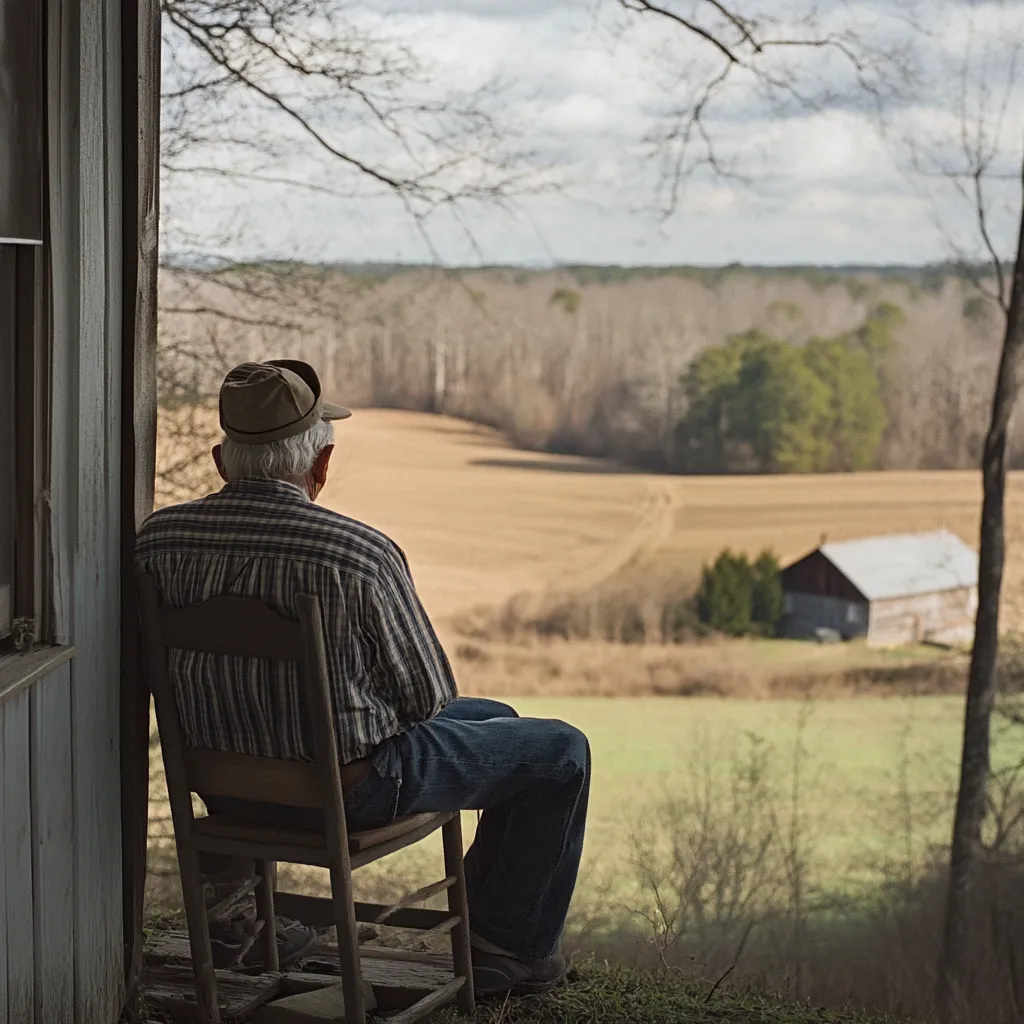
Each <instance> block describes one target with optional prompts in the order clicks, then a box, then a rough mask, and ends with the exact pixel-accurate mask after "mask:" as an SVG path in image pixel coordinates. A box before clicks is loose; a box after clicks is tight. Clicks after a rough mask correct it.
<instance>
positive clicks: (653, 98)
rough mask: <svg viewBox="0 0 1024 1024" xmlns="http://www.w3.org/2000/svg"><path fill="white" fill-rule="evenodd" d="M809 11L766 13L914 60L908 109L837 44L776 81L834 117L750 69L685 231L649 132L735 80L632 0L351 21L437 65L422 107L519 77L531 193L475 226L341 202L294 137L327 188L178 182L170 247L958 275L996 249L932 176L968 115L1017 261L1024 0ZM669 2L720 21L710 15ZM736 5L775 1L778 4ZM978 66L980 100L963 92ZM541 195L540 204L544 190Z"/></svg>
mask: <svg viewBox="0 0 1024 1024" xmlns="http://www.w3.org/2000/svg"><path fill="white" fill-rule="evenodd" d="M811 4H812V0H806V2H805V0H770V2H769V0H762V2H761V3H760V7H761V10H762V11H765V10H767V11H770V12H772V13H773V14H775V13H777V12H780V11H783V9H784V8H785V15H787V16H794V15H795V14H796V13H800V12H804V11H810V10H813V11H814V12H815V16H816V17H817V19H818V21H817V26H816V28H815V29H814V31H816V32H819V33H820V32H847V31H849V30H851V28H852V29H855V30H856V32H857V33H858V37H859V39H860V40H861V41H862V42H864V43H867V44H869V45H870V46H871V47H872V48H873V50H874V52H878V51H886V52H888V53H890V54H891V53H893V52H897V51H898V52H899V53H900V59H899V62H898V63H899V69H900V71H903V70H909V71H911V72H912V76H911V77H909V78H907V79H903V78H901V77H900V75H899V74H897V73H896V70H895V69H894V67H893V66H890V65H888V64H886V63H884V62H883V63H881V64H878V65H877V66H876V67H875V68H873V69H872V70H871V71H870V72H869V78H870V79H871V82H872V83H873V84H879V82H880V81H881V84H882V85H883V86H885V87H886V88H889V87H890V86H898V87H899V90H900V95H899V97H898V98H893V99H890V100H889V101H888V102H887V104H886V110H885V118H884V124H883V123H882V122H881V121H880V119H879V117H878V115H877V113H876V112H875V111H874V110H873V109H871V106H870V104H869V103H868V102H866V100H865V96H864V94H863V92H860V91H858V90H857V88H856V83H855V81H854V76H853V74H852V71H851V67H850V64H849V62H848V61H847V60H846V59H845V58H844V57H842V56H841V55H840V54H839V53H838V52H837V51H836V50H831V51H828V52H827V53H826V52H813V53H811V54H810V55H807V54H805V53H804V52H798V51H792V52H787V54H786V58H785V60H786V64H785V66H783V65H781V64H778V63H776V64H772V65H768V66H767V67H768V68H769V70H770V71H771V72H772V73H773V74H775V75H776V76H782V75H786V74H789V73H792V74H794V75H795V76H797V77H796V78H794V79H793V80H794V81H795V82H797V83H798V86H799V88H800V90H801V91H802V93H803V94H805V95H814V96H815V97H817V98H819V99H820V98H821V97H823V96H824V95H825V94H829V95H830V102H829V103H827V104H824V105H823V106H824V107H825V109H821V110H815V109H807V108H806V107H804V106H802V105H801V104H799V103H796V102H794V101H793V100H792V98H790V99H789V100H788V101H787V100H785V99H784V98H783V97H782V96H780V94H779V93H778V92H776V93H775V94H774V95H771V96H766V95H765V93H764V90H763V89H761V88H759V87H758V86H757V83H756V82H755V81H754V80H753V79H752V78H751V77H750V76H744V75H742V74H734V75H733V76H732V78H731V79H730V80H729V83H727V85H726V86H725V87H724V88H723V89H721V90H720V91H719V92H717V93H716V94H715V96H714V98H713V100H712V101H711V102H710V103H709V105H708V108H707V112H706V118H705V125H706V130H707V132H708V137H709V138H710V139H711V141H712V144H713V145H714V147H715V152H716V155H717V157H718V159H719V160H720V161H721V164H722V167H721V168H720V169H719V170H717V171H715V170H711V169H709V168H707V167H699V168H698V169H697V170H696V172H695V173H694V174H692V175H690V176H687V178H686V180H685V182H684V184H683V187H682V189H681V191H680V192H679V194H678V197H677V199H676V201H675V204H674V210H673V212H672V213H671V215H670V216H667V217H666V216H664V213H665V210H666V205H668V194H667V192H666V189H665V183H666V180H667V179H666V172H665V166H666V165H665V163H664V160H663V156H664V152H665V151H664V150H659V149H658V147H656V146H652V144H651V142H650V140H651V138H652V137H653V136H657V135H658V134H659V133H663V132H664V131H665V130H666V127H667V126H669V125H671V124H672V123H673V122H672V119H673V117H674V116H678V115H679V113H680V112H684V113H685V111H687V110H688V109H690V108H691V107H692V104H693V103H694V102H695V99H696V98H697V97H699V96H700V95H701V90H702V89H703V88H704V87H705V86H706V84H707V83H708V82H709V81H711V80H712V79H713V78H714V76H715V75H716V74H717V73H718V72H719V71H720V70H721V69H722V67H723V66H724V65H723V57H722V55H721V53H719V52H717V51H715V50H714V49H713V48H712V47H710V46H709V45H708V44H706V43H704V42H702V41H700V40H698V39H697V38H696V37H695V36H693V35H692V34H690V33H687V32H685V31H683V30H681V29H680V28H679V27H678V26H675V25H672V24H670V23H669V22H667V21H665V20H664V19H660V18H656V17H654V16H651V15H646V16H644V17H638V16H636V15H633V14H629V13H627V12H625V11H623V9H622V7H621V5H620V4H619V3H617V2H616V0H362V2H361V3H360V4H359V5H358V10H357V9H356V8H354V7H353V8H352V10H353V11H354V12H355V13H353V14H352V15H350V17H352V18H354V19H355V22H356V24H357V26H358V27H359V29H360V31H363V32H366V33H368V34H371V35H379V36H380V37H381V38H385V39H388V40H392V41H394V43H395V45H406V46H408V47H410V48H411V50H412V51H413V52H414V53H415V55H416V58H417V59H418V61H419V62H420V63H421V65H422V66H423V68H424V69H425V73H428V77H429V81H424V82H422V83H418V84H417V85H416V86H415V89H418V90H420V92H419V93H418V94H417V95H418V96H419V97H420V98H425V99H428V100H430V101H434V100H439V99H441V98H443V97H444V96H446V95H447V90H448V89H449V88H451V89H454V90H456V91H458V92H465V91H467V90H470V89H472V88H474V87H475V86H477V85H480V84H482V83H485V82H488V81H490V80H492V79H495V78H498V79H500V80H501V82H502V86H501V89H500V91H499V92H498V93H497V94H495V95H494V96H492V97H491V98H490V99H489V100H488V101H487V109H488V110H489V112H490V113H491V114H492V115H493V117H494V118H495V123H496V124H497V125H498V126H499V128H500V129H501V130H502V131H504V132H507V135H508V138H507V139H503V140H502V143H501V145H502V151H503V152H504V151H507V152H509V153H513V154H515V155H514V157H513V164H514V167H515V171H516V174H517V175H519V174H525V178H522V179H521V180H522V181H524V182H526V183H527V184H528V185H529V186H530V188H529V189H527V193H528V194H525V195H519V196H516V197H514V198H513V199H512V201H511V202H510V203H507V204H500V205H495V204H493V203H483V204H476V203H469V204H467V205H465V206H464V207H462V208H461V209H460V210H459V211H458V212H457V214H452V213H451V212H449V211H448V210H447V209H442V210H441V211H440V212H438V213H436V214H433V215H432V216H431V217H430V218H428V219H427V221H426V222H425V224H424V225H423V226H421V227H417V226H416V225H415V224H414V223H413V221H412V220H411V219H410V217H409V214H408V212H407V211H406V209H404V208H403V206H402V204H400V203H397V202H395V201H394V200H393V198H389V197H388V196H387V194H386V193H385V194H382V193H380V192H375V191H374V190H372V189H366V188H362V187H360V188H358V190H357V191H358V196H357V197H355V198H339V197H338V196H337V195H333V194H327V191H328V190H330V191H343V192H351V191H352V189H353V188H354V187H355V186H354V185H353V184H352V179H351V177H350V176H347V175H346V174H345V172H344V170H343V169H339V166H338V163H337V161H335V160H333V159H332V158H330V157H326V158H325V154H324V153H323V151H322V150H318V149H317V148H316V147H315V146H314V147H313V148H310V147H309V146H307V145H306V144H305V142H304V141H303V140H299V139H296V141H295V144H294V146H284V147H282V149H281V151H279V152H278V154H277V155H276V156H275V158H274V160H275V161H276V163H273V162H271V163H268V162H267V161H266V160H264V162H263V163H262V164H261V165H260V167H259V175H260V176H263V177H268V176H282V177H283V176H287V177H288V178H290V179H294V180H301V181H303V182H305V183H307V184H308V185H310V186H312V187H311V188H294V187H285V186H280V185H269V184H265V183H261V182H256V181H253V180H246V181H245V182H231V181H230V180H228V181H225V180H224V179H223V177H219V178H216V179H209V178H203V177H201V176H197V175H194V174H192V175H172V176H171V178H170V179H169V180H168V183H167V187H166V189H165V201H166V209H167V215H166V218H165V248H166V249H170V250H177V249H181V248H186V247H190V248H197V247H198V248H203V247H204V246H205V247H206V248H207V249H210V250H217V251H221V252H224V253H226V254H230V255H233V256H238V255H247V256H253V255H267V254H275V255H291V256H298V257H301V258H304V259H331V260H346V261H361V260H385V261H387V260H398V261H420V260H429V259H432V258H440V259H442V260H443V261H445V262H448V263H477V262H487V263H515V264H530V265H532V264H547V263H552V262H587V263H621V264H638V263H647V264H658V263H661V264H664V263H688V264H724V263H730V262H743V263H748V264H789V263H817V264H838V263H922V262H928V261H934V260H941V259H945V258H948V257H949V255H950V252H951V248H952V247H959V248H960V249H961V250H963V251H967V252H971V253H976V252H978V242H977V237H976V232H975V231H974V230H973V222H972V221H971V219H970V216H969V215H970V206H969V204H966V203H964V202H963V201H962V199H960V198H959V197H958V196H957V192H956V189H955V188H953V187H951V186H950V185H949V183H948V182H947V181H946V180H945V179H943V177H942V176H941V175H938V174H934V173H925V174H921V173H916V172H915V168H914V164H915V159H916V161H917V165H918V168H919V169H920V168H924V169H926V170H930V171H934V170H936V169H937V168H941V167H954V166H963V165H964V158H963V154H962V152H961V151H960V150H958V147H957V141H958V139H959V137H960V128H959V125H960V121H961V118H960V111H961V109H962V108H964V107H966V108H967V110H968V114H969V118H968V119H969V121H970V122H971V124H972V125H974V126H975V127H976V126H977V125H978V124H983V125H984V126H985V134H984V139H983V141H984V142H985V145H986V146H988V147H990V148H991V150H992V160H991V166H990V168H989V169H990V171H991V172H992V177H991V180H990V182H989V193H988V194H989V196H990V208H989V214H990V218H991V221H990V225H991V230H992V233H993V235H994V236H995V237H996V239H997V244H998V245H999V247H1000V248H1001V249H1002V250H1003V251H1004V252H1008V251H1009V247H1010V243H1011V241H1012V239H1013V237H1014V235H1015V228H1016V224H1015V217H1016V210H1017V195H1016V193H1017V187H1016V184H1015V182H1014V181H1013V180H1012V179H1013V177H1014V175H1015V173H1016V168H1017V166H1019V160H1020V156H1021V149H1022V141H1024V56H1022V55H1021V54H1020V52H1019V47H1020V43H1021V41H1022V39H1024V0H1004V2H994V0H993V2H984V0H977V2H970V0H927V5H926V6H924V7H921V6H918V5H917V3H916V0H817V2H814V3H813V7H812V5H811ZM665 6H668V7H670V8H671V9H672V10H674V11H676V12H677V13H680V14H683V15H687V16H690V15H693V16H695V17H696V18H698V19H703V20H702V21H700V23H701V24H704V25H708V26H714V24H715V23H714V22H712V21H710V20H709V18H708V15H707V8H708V0H666V3H665ZM737 6H739V7H743V8H744V9H745V10H751V9H756V8H757V7H758V6H759V0H753V2H745V3H739V2H737ZM914 18H917V19H918V21H917V22H916V27H914V24H915V23H914V21H913V19H914ZM794 54H796V56H794ZM965 61H966V64H965ZM965 66H966V67H967V68H968V69H969V74H968V76H967V79H966V87H964V85H963V81H962V80H961V79H960V77H959V76H960V73H961V71H962V69H963V68H964V67H965ZM410 88H411V87H410ZM411 95H412V94H410V93H408V92H407V93H406V94H405V100H404V101H408V102H411V99H410V97H411ZM300 102H307V103H308V104H309V105H310V109H311V110H312V111H313V112H314V114H317V112H318V116H319V117H320V118H321V120H320V121H319V122H318V124H319V125H320V126H321V127H322V129H323V131H324V132H325V133H329V134H330V133H333V134H331V138H333V139H336V140H343V141H344V143H345V144H346V145H347V146H348V148H349V149H355V150H359V151H360V152H362V153H364V154H365V155H367V156H368V157H370V158H372V160H373V161H375V162H376V163H375V165H379V166H382V167H387V168H392V169H394V168H399V167H401V161H402V160H403V159H404V157H403V156H402V155H401V153H398V152H395V153H392V152H390V151H389V149H388V146H389V145H390V142H389V140H388V139H387V138H386V137H381V136H380V135H379V134H374V132H373V131H372V130H371V129H370V127H369V126H368V125H367V124H366V123H365V122H360V121H359V120H358V119H347V117H348V115H346V114H345V113H344V112H343V111H342V112H333V111H332V108H330V106H329V104H327V103H321V101H320V100H318V99H317V97H316V96H315V95H313V94H310V95H309V96H307V97H305V99H304V100H300ZM979 111H982V112H983V113H984V119H983V120H979V117H978V113H979ZM258 116H259V117H260V118H263V117H264V115H262V114H260V115H258ZM332 117H334V118H336V120H334V121H332ZM259 123H260V130H261V131H267V132H270V131H273V130H274V129H273V124H274V123H275V122H273V120H272V119H269V118H268V119H266V120H265V121H264V120H261V121H260V122H259ZM883 128H884V130H883ZM284 131H285V133H286V134H287V129H284ZM360 147H362V148H361V149H360ZM525 151H529V153H530V155H529V157H528V158H526V157H524V156H523V155H522V154H523V153H524V152H525ZM418 152H420V154H422V150H420V151H418ZM704 152H705V150H704V149H703V147H702V144H701V143H700V142H699V140H698V143H697V144H696V145H691V147H690V149H689V151H688V159H691V160H692V159H697V160H698V162H699V159H700V157H701V156H702V155H703V154H704ZM218 159H219V165H220V166H222V167H224V166H232V167H238V166H241V165H240V164H239V163H238V162H237V161H238V156H237V154H232V153H227V152H223V153H221V155H220V157H219V158H218V157H217V156H216V154H213V155H211V154H210V153H207V154H205V155H204V158H203V160H200V161H199V162H200V163H206V164H209V163H218ZM477 170H478V169H475V165H467V167H466V168H463V169H461V170H460V171H458V172H457V173H456V175H455V177H454V178H453V179H452V180H453V181H455V183H456V184H458V183H459V181H460V178H459V175H462V176H463V177H462V179H461V180H462V181H467V180H470V179H471V178H472V176H473V174H474V173H476V172H477ZM723 171H724V172H728V173H723ZM480 173H484V172H480ZM487 173H491V172H487ZM336 186H337V187H336ZM534 188H539V189H540V194H529V192H530V191H532V190H533V189H534ZM183 231H185V232H187V233H188V235H189V238H188V241H187V243H186V242H185V241H184V240H183V239H184V238H185V235H184V234H182V232H183ZM229 236H230V238H229Z"/></svg>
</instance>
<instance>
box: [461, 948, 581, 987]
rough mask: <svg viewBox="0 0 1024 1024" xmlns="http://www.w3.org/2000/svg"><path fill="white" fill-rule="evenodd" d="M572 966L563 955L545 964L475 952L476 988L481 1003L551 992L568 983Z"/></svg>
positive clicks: (552, 955)
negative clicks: (492, 997) (508, 995)
mask: <svg viewBox="0 0 1024 1024" xmlns="http://www.w3.org/2000/svg"><path fill="white" fill-rule="evenodd" d="M568 969H569V966H568V964H567V963H566V960H565V957H564V956H562V954H561V953H552V954H551V956H548V957H545V958H544V959H543V960H520V959H518V958H517V957H513V956H506V955H504V954H500V953H484V952H482V951H481V950H479V949H476V948H475V947H474V949H473V988H474V989H475V990H476V994H477V995H478V996H480V998H481V999H486V998H487V997H488V996H497V995H505V994H511V995H516V996H525V995H536V994H538V993H541V992H550V991H551V990H552V989H555V988H558V987H559V986H560V985H562V984H563V983H564V982H565V976H566V974H567V973H568Z"/></svg>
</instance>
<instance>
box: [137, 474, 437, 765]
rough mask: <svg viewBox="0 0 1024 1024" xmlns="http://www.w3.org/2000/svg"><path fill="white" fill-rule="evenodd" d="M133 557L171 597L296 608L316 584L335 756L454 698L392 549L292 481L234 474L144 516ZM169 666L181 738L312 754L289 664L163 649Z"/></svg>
mask: <svg viewBox="0 0 1024 1024" xmlns="http://www.w3.org/2000/svg"><path fill="white" fill-rule="evenodd" d="M135 564H136V568H137V569H138V570H140V571H144V572H149V573H151V574H152V575H153V576H155V577H156V581H157V586H158V588H159V590H160V593H161V598H162V600H163V601H164V602H165V603H167V604H170V605H171V606H173V607H182V606H184V605H188V604H194V603H195V602H198V601H205V600H206V599H207V598H210V597H217V596H220V595H226V594H230V595H233V596H237V597H257V598H259V599H260V600H261V601H265V602H266V603H267V604H268V605H270V606H271V607H272V608H274V609H275V610H276V611H277V612H279V613H281V614H283V615H286V616H288V617H289V618H297V614H298V613H297V610H296V606H295V599H296V597H297V596H298V595H299V594H316V595H317V596H318V597H319V598H320V603H321V605H322V608H323V616H324V630H325V633H326V636H327V648H328V668H329V671H330V679H331V683H332V696H333V699H334V706H335V713H336V716H337V717H336V725H335V727H336V731H337V736H338V747H339V757H340V759H341V762H342V763H343V764H344V763H346V762H348V761H352V760H355V759H356V758H360V757H364V756H366V755H367V754H368V753H369V752H370V751H371V750H372V749H373V748H374V747H375V746H376V745H377V744H378V743H380V742H381V741H383V740H385V739H387V738H388V737H389V736H393V735H395V734H396V733H398V732H401V731H403V730H404V729H406V728H408V727H409V726H411V725H414V724H415V723H417V722H421V721H424V720H425V719H428V718H431V717H432V716H433V715H435V714H436V713H437V712H438V711H439V710H440V709H441V708H442V707H443V706H444V705H445V704H447V703H448V702H449V701H450V700H451V699H452V698H453V697H455V696H456V688H455V680H454V678H453V676H452V670H451V666H450V665H449V663H448V659H447V657H446V656H445V653H444V651H443V650H442V648H441V644H440V642H439V641H438V639H437V636H436V634H435V633H434V630H433V628H432V626H431V624H430V621H429V619H428V618H427V614H426V612H425V611H424V609H423V606H422V604H421V603H420V600H419V597H418V596H417V594H416V590H415V587H414V586H413V582H412V578H411V576H410V575H409V566H408V564H407V562H406V560H405V555H404V554H403V553H402V551H401V550H400V549H399V548H398V546H397V545H396V544H395V543H394V542H393V541H391V540H389V539H388V538H387V537H385V536H384V535H383V534H382V533H378V532H377V531H376V530H374V529H371V528H370V527H369V526H364V525H363V524H362V523H359V522H356V521H355V520H352V519H347V518H346V517H345V516H342V515H339V514H338V513H337V512H332V511H330V509H326V508H322V507H321V506H319V505H316V504H315V503H313V502H312V501H310V500H309V498H308V497H307V495H306V494H305V493H304V492H303V491H302V490H301V489H300V488H298V487H296V486H294V485H292V484H288V483H284V482H283V481H276V480H273V481H271V480H241V481H236V482H233V483H229V484H227V485H226V486H225V487H224V488H223V489H222V490H220V491H218V492H217V493H215V494H211V495H209V496H208V497H205V498H200V499H199V500H198V501H191V502H188V503H186V504H184V505H173V506H171V507H169V508H164V509H161V510H160V511H158V512H154V513H153V515H151V516H150V517H149V518H148V519H147V520H146V522H145V523H144V524H143V527H142V529H141V530H140V531H139V536H138V540H137V542H136V548H135ZM169 668H170V676H171V680H172V683H173V686H174V689H175V694H176V697H177V703H178V711H179V715H180V717H181V725H182V729H183V731H184V734H185V738H186V740H187V742H188V743H189V744H190V745H192V746H195V747H202V748H206V749H212V750H224V751H231V752H234V753H241V754H255V755H258V756H263V757H277V758H286V759H289V760H300V761H308V760H312V757H313V748H312V738H311V736H310V735H309V732H308V729H307V727H306V726H307V723H306V718H305V708H304V704H303V702H302V701H301V700H300V680H299V674H298V667H297V666H296V665H292V664H286V663H282V662H271V661H269V660H267V659H263V658H229V657H225V656H222V655H209V654H198V653H196V652H194V651H180V650H171V651H170V666H169Z"/></svg>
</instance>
